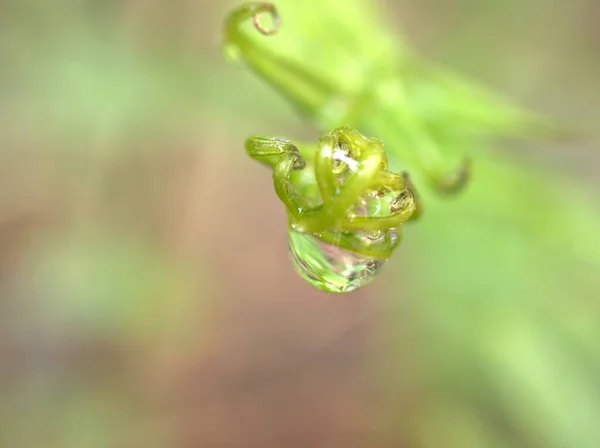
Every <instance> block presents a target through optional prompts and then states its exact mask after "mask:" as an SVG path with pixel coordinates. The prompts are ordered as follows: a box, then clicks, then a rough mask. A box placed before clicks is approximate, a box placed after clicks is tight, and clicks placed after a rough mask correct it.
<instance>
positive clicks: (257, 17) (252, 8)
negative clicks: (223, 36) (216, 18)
mask: <svg viewBox="0 0 600 448" xmlns="http://www.w3.org/2000/svg"><path fill="white" fill-rule="evenodd" d="M264 14H268V15H269V16H270V17H271V19H272V20H273V24H272V25H271V26H270V27H267V26H265V24H264V23H263V21H262V16H263V15H264ZM250 19H252V23H253V24H254V28H256V29H257V30H258V31H259V32H260V33H261V34H263V35H265V36H271V35H273V34H275V33H277V31H279V28H281V16H280V15H279V12H278V11H277V8H276V7H275V5H274V4H272V3H267V2H259V3H246V4H244V5H241V6H240V7H238V8H237V9H235V10H234V11H233V12H232V13H231V14H229V16H228V18H227V21H226V31H227V40H228V41H229V42H232V43H236V42H237V41H239V40H240V37H241V32H240V30H239V26H240V25H241V24H242V23H244V22H245V21H247V20H250Z"/></svg>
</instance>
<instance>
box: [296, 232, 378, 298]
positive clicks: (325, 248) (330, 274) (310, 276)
mask: <svg viewBox="0 0 600 448" xmlns="http://www.w3.org/2000/svg"><path fill="white" fill-rule="evenodd" d="M289 249H290V254H291V258H292V262H293V264H294V268H295V269H296V272H298V274H299V275H300V276H301V277H302V278H303V279H304V280H306V281H307V282H308V283H310V284H311V285H313V286H314V287H316V288H318V289H320V290H322V291H326V292H337V293H342V292H350V291H354V290H356V289H358V288H362V287H363V286H365V285H368V284H369V283H371V282H372V281H373V280H374V279H375V277H376V276H377V275H378V274H379V272H380V271H381V268H382V267H383V265H384V264H385V263H386V261H387V260H385V259H377V258H373V257H369V256H366V255H362V254H359V253H356V252H353V251H351V250H347V249H344V248H342V247H340V246H339V245H335V244H329V243H325V242H324V241H322V240H321V239H319V238H318V237H317V236H315V235H311V234H308V233H301V232H297V231H295V230H293V229H290V230H289Z"/></svg>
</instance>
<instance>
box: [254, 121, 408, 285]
mask: <svg viewBox="0 0 600 448" xmlns="http://www.w3.org/2000/svg"><path fill="white" fill-rule="evenodd" d="M303 148H304V147H303ZM246 150H247V152H248V154H249V155H250V156H251V157H252V158H253V159H255V160H257V161H260V162H262V163H265V164H267V165H269V166H271V167H272V168H273V182H274V186H275V192H276V193H277V196H278V197H279V199H280V200H281V201H282V202H283V204H284V205H285V207H286V209H287V213H288V218H289V229H288V233H289V246H290V252H291V256H292V261H293V263H294V267H295V268H296V271H297V272H298V273H299V274H300V276H301V277H302V278H304V279H305V280H306V281H307V282H309V283H310V284H312V285H313V286H315V287H317V288H319V289H321V290H324V291H328V292H346V291H351V290H354V289H357V288H360V287H362V286H364V285H366V284H368V283H370V282H371V281H372V280H373V279H374V278H375V275H376V274H378V273H379V271H380V268H381V267H382V266H383V265H384V264H385V262H386V261H387V259H388V258H389V257H390V256H391V255H392V253H393V251H394V250H395V249H396V248H397V247H398V245H399V243H400V237H401V226H402V224H404V223H405V222H407V221H408V220H409V219H411V217H412V216H413V215H415V213H417V214H418V213H420V212H419V208H420V206H419V202H418V199H417V197H416V194H415V193H414V191H413V190H412V189H409V188H408V186H407V182H406V180H405V178H404V177H403V176H402V175H400V174H395V173H391V172H389V171H388V170H387V167H388V163H387V155H386V152H385V149H384V146H383V142H381V141H380V140H378V139H374V138H368V137H365V136H364V135H362V134H360V133H359V132H357V131H356V130H354V129H352V128H348V127H342V128H338V129H336V130H334V131H333V132H330V133H329V134H326V135H325V136H323V137H322V138H321V139H319V141H318V142H317V144H316V145H312V146H311V147H306V149H303V151H302V154H301V151H300V150H299V149H298V146H297V145H295V144H293V143H291V142H290V141H288V140H285V139H281V138H265V137H251V138H249V139H248V140H247V142H246Z"/></svg>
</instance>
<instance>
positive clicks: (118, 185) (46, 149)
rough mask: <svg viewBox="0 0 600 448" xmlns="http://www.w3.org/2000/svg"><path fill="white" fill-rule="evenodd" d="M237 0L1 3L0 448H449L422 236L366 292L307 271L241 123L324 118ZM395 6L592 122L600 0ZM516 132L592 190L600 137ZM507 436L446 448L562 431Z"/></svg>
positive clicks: (285, 128) (517, 89) (449, 47)
mask: <svg viewBox="0 0 600 448" xmlns="http://www.w3.org/2000/svg"><path fill="white" fill-rule="evenodd" d="M233 4H235V3H234V2H231V1H227V2H225V1H210V0H177V1H170V2H167V1H163V0H146V1H121V2H119V1H104V2H93V1H67V0H61V1H55V2H51V3H50V2H41V1H39V0H14V1H11V0H5V1H3V2H2V3H0V17H1V19H0V21H1V24H0V30H1V31H0V58H1V63H2V67H3V68H2V71H1V75H0V83H1V84H0V88H1V95H2V96H1V98H2V101H1V105H0V116H1V117H2V120H0V143H1V147H0V157H1V158H2V161H1V162H0V179H2V189H1V191H0V397H1V398H0V446H2V447H7V448H13V447H27V448H37V447H42V446H43V447H46V448H50V447H60V448H67V447H81V448H88V447H90V448H92V447H111V448H112V447H127V448H129V447H138V446H139V447H144V448H149V447H154V446H156V447H182V448H183V447H213V446H214V447H321V446H322V447H345V448H350V447H386V446H390V447H415V446H424V447H435V446H440V447H441V446H444V445H440V444H439V441H437V440H435V437H433V438H431V439H428V438H427V433H428V431H427V427H425V429H423V428H422V427H421V426H420V425H425V426H427V425H426V423H423V422H427V421H428V420H427V419H426V418H424V417H423V414H422V412H421V411H422V407H423V405H424V403H425V402H426V401H427V400H425V398H424V397H425V396H426V395H428V393H429V392H427V390H426V389H425V388H424V387H423V382H422V379H423V378H426V377H427V372H425V370H427V369H429V368H431V366H428V365H426V364H423V363H422V362H421V360H420V355H419V352H420V347H422V346H423V344H428V339H422V338H427V337H428V336H427V335H426V334H425V335H424V334H423V333H421V332H420V331H419V322H420V321H421V314H422V313H425V312H427V309H423V308H421V307H420V306H419V303H420V302H421V300H422V299H423V298H422V297H421V296H420V295H419V292H418V288H415V287H414V282H415V280H414V278H413V276H412V275H411V266H412V262H411V259H412V256H413V255H414V254H415V253H416V252H418V251H419V249H420V243H419V238H416V239H415V238H410V236H407V238H406V242H405V247H404V248H403V249H402V250H401V251H399V253H398V254H397V257H396V258H395V259H394V260H393V262H391V265H390V266H388V267H387V268H386V270H385V271H384V273H383V274H382V276H381V279H380V280H379V281H378V282H375V283H374V284H373V285H372V286H370V287H368V288H365V289H364V290H361V291H358V292H355V293H351V294H347V295H340V296H336V295H326V294H323V293H320V292H318V291H316V290H314V289H312V288H311V287H310V286H308V285H307V284H305V283H303V281H302V280H301V279H300V278H299V277H298V276H297V275H296V274H295V273H294V272H293V270H292V267H291V264H290V263H289V261H288V254H287V245H286V244H287V243H286V218H285V214H284V210H283V207H282V206H281V204H280V203H279V202H278V200H277V199H276V197H275V195H274V194H273V189H272V182H271V177H270V175H269V172H268V170H267V169H265V168H263V167H261V166H259V165H258V164H256V163H254V162H252V161H251V160H249V159H248V158H247V157H245V154H244V153H243V140H244V138H245V137H246V136H247V135H249V134H252V133H256V132H260V133H267V134H268V133H274V134H278V135H286V136H290V137H294V136H299V137H300V136H302V137H312V136H314V131H313V130H312V129H311V128H310V126H308V125H307V124H305V123H303V122H301V121H300V120H299V119H298V118H297V117H296V116H295V115H294V114H293V112H292V111H291V109H290V108H289V107H288V106H287V105H286V104H285V103H284V102H283V100H282V99H280V98H278V97H277V95H276V93H275V92H273V91H271V90H270V88H269V87H268V86H267V85H265V84H264V83H262V82H261V81H259V80H257V79H256V78H255V77H254V76H253V75H252V74H250V73H249V72H248V71H247V70H245V69H244V68H243V66H242V65H241V64H228V63H226V62H225V61H224V60H223V57H222V51H221V48H220V43H221V39H222V36H221V26H222V22H223V19H224V17H225V16H226V14H227V12H228V11H229V10H230V9H231V7H232V5H233ZM384 8H385V11H387V12H389V17H388V19H389V20H390V22H391V24H392V25H393V28H392V29H395V30H396V31H397V32H399V33H400V29H401V30H402V31H401V33H402V35H404V36H405V37H406V38H407V39H408V40H409V41H410V42H411V43H412V44H413V45H414V46H415V47H416V48H417V49H418V50H419V51H421V52H422V53H423V54H424V55H426V56H427V57H429V58H432V59H435V60H437V61H440V62H443V63H445V64H447V65H449V66H451V67H453V68H455V69H457V70H460V71H462V72H464V73H466V74H468V75H469V76H471V77H473V78H476V79H479V80H482V81H485V82H486V83H487V84H488V85H490V86H492V87H495V88H497V89H498V90H500V91H502V92H505V93H508V94H510V95H512V96H514V97H516V98H517V99H518V100H519V101H520V102H521V103H522V104H525V105H527V106H529V107H531V108H534V109H536V110H541V111H545V112H547V113H549V114H550V115H552V116H554V117H560V119H564V120H565V121H569V122H572V123H574V124H581V123H585V125H586V126H588V127H592V128H593V127H594V123H595V126H596V128H597V123H598V117H599V114H598V111H599V110H600V109H599V106H600V88H599V87H600V86H599V84H598V79H600V57H599V52H600V33H599V31H598V26H597V21H598V19H599V18H600V3H599V2H597V1H595V0H573V1H558V0H527V1H516V0H512V1H506V2H498V1H492V0H480V1H466V0H447V1H440V0H426V1H416V0H405V1H386V2H384ZM594 120H595V121H594ZM508 150H512V151H514V152H515V153H518V154H519V157H521V158H523V159H524V160H528V161H531V162H533V163H536V164H539V165H540V166H543V167H548V169H557V170H560V171H562V172H564V173H569V174H572V175H574V176H576V177H577V178H578V179H579V180H580V181H581V183H582V184H583V185H584V186H585V188H586V189H588V190H589V191H598V188H599V186H600V177H598V176H599V175H598V170H597V167H598V163H599V160H600V159H599V156H598V151H597V144H593V143H588V142H587V141H586V140H585V139H584V141H582V142H578V143H575V144H570V145H544V146H543V147H542V146H541V145H539V146H534V145H529V146H523V145H522V144H519V145H515V147H514V148H513V149H510V148H509V149H508ZM421 236H423V235H421ZM431 343H433V342H431ZM457 356H458V357H459V358H460V356H461V355H460V353H458V354H457ZM450 374H452V375H460V372H454V373H450ZM384 377H385V380H384V379H383V378H384ZM390 379H392V380H391V381H390ZM467 382H468V381H467ZM451 392H452V393H450V394H449V395H448V396H447V397H442V398H441V401H442V402H444V403H448V406H447V408H448V409H449V411H448V413H447V415H446V414H444V415H445V416H444V418H443V419H441V420H443V421H445V422H446V424H447V425H448V426H450V427H453V428H455V427H460V425H462V424H465V423H464V421H465V420H460V422H458V423H457V421H453V420H452V417H453V416H456V415H457V414H460V413H459V412H455V411H453V410H454V409H456V408H454V407H453V406H454V405H451V403H453V402H454V401H453V400H456V401H458V400H459V398H457V397H460V394H461V392H460V390H458V389H456V390H453V391H451ZM480 406H483V405H482V404H481V403H479V404H473V405H472V407H470V409H471V410H470V411H469V412H473V413H475V414H477V413H478V412H479V407H480ZM440 409H441V410H440ZM443 409H444V406H442V407H440V408H436V410H435V412H440V413H443V412H444V411H443ZM461 409H462V408H461ZM432 412H433V411H432ZM573 412H574V411H573ZM494 415H496V414H494ZM497 415H498V416H499V417H498V418H497V419H492V421H493V422H494V423H495V424H497V426H495V429H494V431H498V432H500V433H502V431H503V428H505V429H506V428H508V427H509V426H510V425H508V424H507V423H503V420H502V417H501V416H502V415H503V414H502V412H500V411H499V412H498V414H497ZM457 418H458V417H457ZM444 419H445V420H444ZM441 420H440V421H441ZM466 426H467V427H468V429H466V430H465V433H467V434H475V433H476V434H480V432H481V431H483V432H485V429H481V428H480V430H481V431H479V430H477V431H474V430H473V431H471V429H472V428H471V426H469V424H466ZM469 428H470V429H469ZM432 431H433V429H432ZM511 431H512V430H509V429H506V431H504V434H505V435H506V434H509V436H506V437H505V436H503V437H500V438H501V439H503V440H504V442H502V443H500V442H498V444H497V445H491V444H487V443H484V442H482V441H483V440H484V438H482V437H481V436H465V437H466V438H465V439H464V440H470V442H464V443H462V444H461V445H458V444H457V445H452V444H450V445H446V447H450V446H456V447H457V448H458V447H459V446H460V447H461V448H462V447H463V446H465V447H470V446H474V447H475V446H515V447H517V446H540V447H541V446H547V445H544V444H541V443H539V441H536V440H535V438H531V439H528V438H527V437H525V438H519V437H520V436H519V437H518V436H517V435H515V434H513V433H512V432H511ZM517 434H520V433H519V432H518V431H517ZM469 437H471V438H470V439H469ZM478 437H479V438H478ZM511 437H514V439H513V440H514V443H511V442H510V440H511ZM492 439H493V437H492ZM517 439H518V440H520V441H519V442H516V440H517ZM428 440H431V441H428ZM507 440H508V441H507ZM523 440H525V441H523ZM478 441H479V442H478ZM555 446H566V445H560V444H558V442H557V444H556V445H555ZM589 446H592V445H589ZM574 448H575V447H574ZM576 448H581V447H576Z"/></svg>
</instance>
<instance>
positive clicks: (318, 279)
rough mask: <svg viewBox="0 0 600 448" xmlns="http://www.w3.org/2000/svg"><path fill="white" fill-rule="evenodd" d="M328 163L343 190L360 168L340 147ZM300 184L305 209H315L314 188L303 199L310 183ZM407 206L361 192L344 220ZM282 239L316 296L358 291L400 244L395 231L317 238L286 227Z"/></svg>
mask: <svg viewBox="0 0 600 448" xmlns="http://www.w3.org/2000/svg"><path fill="white" fill-rule="evenodd" d="M332 158H333V173H334V174H335V175H336V177H337V179H338V180H339V182H340V185H339V188H340V189H343V188H344V183H345V182H346V180H347V178H348V176H349V175H350V174H351V173H353V172H356V171H357V170H358V169H360V163H359V162H358V161H357V160H356V159H355V158H354V157H353V155H352V152H351V148H350V146H349V145H348V144H347V143H345V142H342V144H340V145H339V146H338V147H337V148H336V149H335V150H334V152H333V154H332ZM305 174H308V173H305ZM303 181H304V182H303V185H304V186H305V189H304V190H303V191H302V197H303V199H304V201H305V202H306V203H307V204H308V206H310V207H314V206H316V205H318V204H319V203H320V196H319V194H318V188H317V189H316V190H313V193H309V192H308V191H309V190H308V189H306V185H307V184H310V183H311V182H310V181H309V178H304V179H303ZM314 185H315V186H316V183H315V184H314ZM338 191H339V190H338ZM315 192H316V193H315ZM409 200H410V197H409V198H407V197H406V196H405V195H404V194H403V193H402V192H398V191H392V190H381V189H377V190H369V191H365V192H364V193H363V194H362V195H361V196H360V197H359V198H358V200H357V202H356V203H355V204H354V206H353V207H352V208H351V209H350V210H348V217H353V216H354V217H383V216H389V215H390V214H393V213H395V212H397V211H398V210H400V209H401V208H402V207H403V206H405V205H406V204H405V202H406V201H409ZM288 239H289V250H290V256H291V258H292V262H293V265H294V268H295V270H296V272H298V274H299V275H300V276H301V277H302V278H303V279H304V280H306V281H307V282H308V283H310V284H311V285H313V286H314V287H316V288H318V289H320V290H322V291H326V292H335V293H343V292H350V291H354V290H356V289H359V288H362V287H363V286H366V285H368V284H369V283H371V282H372V281H373V280H374V279H375V278H376V277H377V275H378V274H379V273H380V272H381V270H382V268H383V266H384V265H385V264H386V262H387V257H388V256H389V254H391V253H392V252H393V250H394V248H395V247H396V246H397V245H398V244H399V243H400V228H391V229H387V230H382V229H364V230H356V231H352V232H349V231H343V230H340V229H336V228H332V229H329V230H328V231H326V232H323V233H303V232H302V231H300V230H299V228H298V227H297V226H294V225H293V224H292V226H291V227H290V229H289V230H288Z"/></svg>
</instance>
